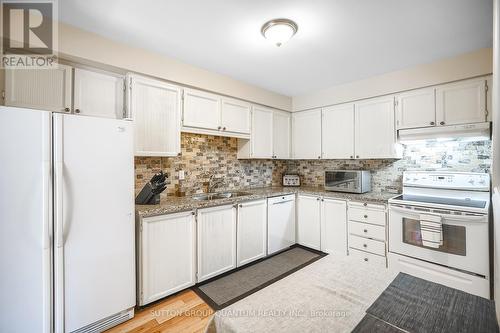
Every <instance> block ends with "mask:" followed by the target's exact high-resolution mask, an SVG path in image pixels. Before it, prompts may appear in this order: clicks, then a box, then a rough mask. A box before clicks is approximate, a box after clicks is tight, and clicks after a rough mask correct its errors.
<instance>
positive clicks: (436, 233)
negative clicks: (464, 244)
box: [420, 214, 443, 248]
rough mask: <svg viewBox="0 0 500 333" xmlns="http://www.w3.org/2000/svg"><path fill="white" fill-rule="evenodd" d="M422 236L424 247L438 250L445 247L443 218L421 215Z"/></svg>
mask: <svg viewBox="0 0 500 333" xmlns="http://www.w3.org/2000/svg"><path fill="white" fill-rule="evenodd" d="M420 236H421V237H422V245H423V246H427V247H433V248H438V247H440V246H441V245H443V222H442V219H441V216H439V215H430V214H420Z"/></svg>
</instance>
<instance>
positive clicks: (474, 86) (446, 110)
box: [436, 78, 486, 125]
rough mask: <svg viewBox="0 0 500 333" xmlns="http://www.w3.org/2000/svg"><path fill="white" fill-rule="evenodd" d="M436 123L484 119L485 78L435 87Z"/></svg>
mask: <svg viewBox="0 0 500 333" xmlns="http://www.w3.org/2000/svg"><path fill="white" fill-rule="evenodd" d="M436 120H437V124H438V125H456V124H467V123H478V122H483V121H486V79H484V78H481V79H473V80H467V81H461V82H457V83H451V84H446V85H442V86H439V87H437V88H436Z"/></svg>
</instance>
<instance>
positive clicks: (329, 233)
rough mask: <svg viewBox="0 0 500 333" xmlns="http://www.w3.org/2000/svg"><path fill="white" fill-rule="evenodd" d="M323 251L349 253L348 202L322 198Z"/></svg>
mask: <svg viewBox="0 0 500 333" xmlns="http://www.w3.org/2000/svg"><path fill="white" fill-rule="evenodd" d="M321 251H323V252H325V253H335V254H341V255H347V202H345V201H343V200H334V199H328V198H322V199H321Z"/></svg>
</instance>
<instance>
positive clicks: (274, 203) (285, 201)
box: [273, 199, 294, 205]
mask: <svg viewBox="0 0 500 333" xmlns="http://www.w3.org/2000/svg"><path fill="white" fill-rule="evenodd" d="M291 201H294V199H289V200H284V201H276V202H273V205H279V204H283V203H287V202H291Z"/></svg>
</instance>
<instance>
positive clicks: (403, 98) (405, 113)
mask: <svg viewBox="0 0 500 333" xmlns="http://www.w3.org/2000/svg"><path fill="white" fill-rule="evenodd" d="M396 106H397V109H396V110H397V111H396V114H397V115H396V117H397V121H396V124H397V129H405V128H417V127H427V126H434V125H436V103H435V89H434V88H426V89H418V90H412V91H409V92H405V93H402V94H400V95H398V96H397V97H396Z"/></svg>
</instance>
